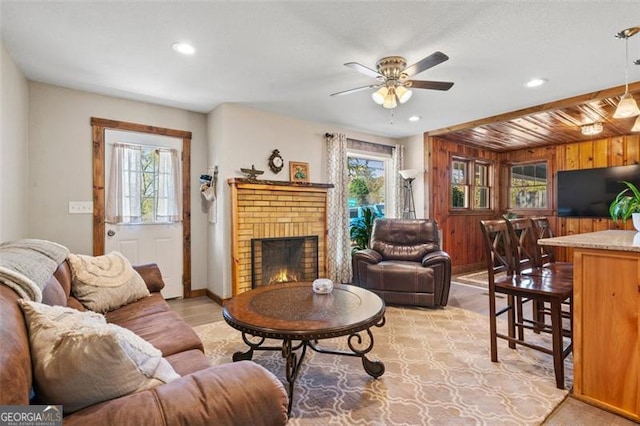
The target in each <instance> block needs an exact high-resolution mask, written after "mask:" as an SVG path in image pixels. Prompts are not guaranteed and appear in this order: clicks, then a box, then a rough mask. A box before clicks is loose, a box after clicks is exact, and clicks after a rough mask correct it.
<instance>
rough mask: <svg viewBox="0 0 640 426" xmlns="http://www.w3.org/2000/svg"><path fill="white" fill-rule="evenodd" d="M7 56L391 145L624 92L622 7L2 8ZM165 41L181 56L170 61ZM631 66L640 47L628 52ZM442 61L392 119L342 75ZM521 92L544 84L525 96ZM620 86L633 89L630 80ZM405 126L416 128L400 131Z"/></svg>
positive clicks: (112, 85) (40, 69)
mask: <svg viewBox="0 0 640 426" xmlns="http://www.w3.org/2000/svg"><path fill="white" fill-rule="evenodd" d="M0 6H1V8H0V16H1V20H0V25H1V28H0V30H1V34H2V38H3V40H4V44H5V46H6V47H7V49H8V50H9V52H10V53H11V56H12V57H13V58H14V60H15V61H16V63H17V64H18V66H19V67H20V68H21V69H22V71H23V72H24V73H25V74H26V76H27V78H28V79H30V80H34V81H40V82H45V83H50V84H54V85H59V86H64V87H69V88H74V89H80V90H85V91H89V92H95V93H101V94H107V95H113V96H118V97H124V98H129V99H136V100H141V101H147V102H152V103H157V104H162V105H168V106H173V107H177V108H182V109H187V110H192V111H199V112H204V113H206V112H209V111H211V110H212V109H213V108H215V107H216V106H217V105H219V104H221V103H226V102H233V103H238V104H242V105H246V106H250V107H253V108H257V109H261V110H266V111H272V112H275V113H278V114H284V115H287V116H292V117H298V118H301V119H305V120H311V121H314V122H319V123H326V124H327V125H328V126H336V127H341V128H347V129H353V130H357V131H364V132H369V133H373V134H376V135H381V136H389V137H404V136H409V135H416V134H421V133H422V132H425V131H429V130H434V129H439V128H442V127H445V126H449V125H455V124H459V123H463V122H467V121H471V120H474V119H479V118H483V117H488V116H493V115H497V114H501V113H504V112H508V111H513V110H517V109H521V108H525V107H528V106H533V105H539V104H542V103H545V102H550V101H554V100H559V99H564V98H568V97H572V96H576V95H580V94H584V93H589V92H593V91H596V90H600V89H604V88H609V87H613V86H618V85H621V84H624V41H621V40H618V39H616V38H615V37H614V34H615V33H617V32H618V31H620V30H622V29H625V28H628V27H631V26H637V25H640V0H635V1H621V0H617V1H605V0H600V1H576V0H574V1H519V0H512V1H411V2H402V1H371V2H365V1H351V2H344V1H298V2H279V1H261V2H249V1H239V2H232V1H209V2H202V1H201V2H194V1H177V0H176V1H144V2H116V1H107V2H95V1H68V2H62V1H5V0H1V2H0ZM176 41H189V42H191V43H192V44H193V45H194V46H195V48H196V49H197V52H196V54H195V55H194V56H190V57H185V56H181V55H178V54H177V53H175V52H174V51H173V50H172V49H171V45H172V44H173V43H174V42H176ZM629 48H630V60H633V59H637V58H640V35H639V36H636V37H633V38H631V39H630V40H629ZM436 50H440V51H442V52H444V53H446V54H447V55H448V56H449V57H450V59H449V61H447V62H444V63H442V64H440V65H438V66H436V67H434V68H431V69H429V70H427V71H425V72H423V73H421V74H418V75H417V76H415V78H416V79H421V80H445V81H453V82H455V86H454V87H453V88H452V89H451V90H449V91H448V92H440V91H432V90H414V94H413V97H412V98H411V99H410V100H409V102H407V103H406V104H404V105H400V106H399V107H398V108H396V109H394V110H386V109H384V108H382V107H381V106H378V105H376V104H374V103H373V101H372V100H371V96H370V95H371V91H362V92H358V93H354V94H350V95H346V96H340V97H330V96H329V94H331V93H334V92H338V91H342V90H346V89H350V88H354V87H359V86H364V85H367V84H371V83H375V80H374V79H372V78H369V77H367V76H365V75H362V74H359V73H357V72H356V71H353V70H351V69H349V68H347V67H345V66H343V64H344V63H345V62H351V61H354V62H359V63H361V64H363V65H366V66H368V67H371V68H375V63H376V61H377V60H378V59H379V58H381V57H383V56H390V55H400V56H404V57H405V58H407V62H408V63H409V64H412V63H414V62H417V61H418V60H420V59H422V58H423V57H425V56H427V55H429V54H431V53H433V52H434V51H436ZM531 77H546V78H548V79H549V83H548V84H547V85H545V86H543V87H540V88H537V89H526V88H524V87H523V83H524V82H525V81H526V80H528V79H530V78H531ZM629 80H630V81H637V80H640V67H637V66H634V65H630V70H629ZM411 115H419V116H422V120H421V121H419V122H417V123H412V122H409V121H408V120H407V118H408V117H409V116H411Z"/></svg>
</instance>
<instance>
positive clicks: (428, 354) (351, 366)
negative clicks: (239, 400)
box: [195, 307, 572, 425]
mask: <svg viewBox="0 0 640 426" xmlns="http://www.w3.org/2000/svg"><path fill="white" fill-rule="evenodd" d="M386 320H387V322H386V324H385V325H384V326H383V327H382V328H375V327H374V328H373V330H372V331H373V334H374V341H375V345H374V348H373V350H372V352H371V353H370V355H371V356H370V358H371V359H379V360H381V361H383V362H384V364H385V367H386V371H385V373H384V375H382V376H381V377H380V378H378V379H373V378H371V377H370V376H369V375H367V374H366V373H365V371H364V370H363V368H362V363H361V361H360V359H358V358H354V357H346V356H336V355H329V354H319V353H316V352H313V351H307V355H306V358H305V360H304V363H303V365H302V367H301V368H300V373H299V376H298V379H297V381H296V384H295V390H294V396H293V398H294V399H293V409H292V412H291V420H290V422H289V424H291V425H447V424H487V425H537V424H540V423H542V422H543V421H544V419H545V418H546V417H547V416H548V415H549V414H550V413H551V412H552V411H553V410H554V408H555V407H556V406H557V405H558V404H560V403H561V402H562V401H563V400H564V398H565V397H566V396H567V393H568V391H567V390H561V389H557V388H556V387H555V380H554V373H553V363H552V359H551V356H549V355H546V354H543V353H540V352H538V351H533V350H531V349H528V348H524V347H519V348H518V349H517V350H511V349H509V348H508V347H507V344H506V342H505V341H500V342H499V359H500V362H498V363H493V362H491V360H490V356H489V322H488V319H487V317H486V316H484V315H481V314H477V313H475V312H471V311H466V310H463V309H459V308H454V307H447V308H444V309H435V310H427V309H411V308H396V307H388V308H387V312H386ZM500 326H501V327H504V323H503V322H501V323H500ZM195 330H196V333H198V335H199V336H200V338H201V339H202V341H203V342H204V347H205V352H206V354H207V356H208V357H209V359H210V360H211V362H212V363H213V364H224V363H228V362H230V360H231V356H232V355H233V353H234V352H236V351H244V350H246V345H245V344H244V343H243V342H242V340H241V333H240V332H239V331H237V330H235V329H233V328H231V327H230V326H229V325H227V324H226V323H225V322H216V323H212V324H206V325H201V326H198V327H195ZM527 337H529V336H527ZM345 340H346V339H345V338H342V339H340V338H338V339H329V340H323V341H322V342H321V343H323V345H324V346H330V347H333V348H338V349H346V342H345ZM531 340H538V341H539V340H545V342H546V343H549V340H550V339H548V338H547V337H546V336H545V337H539V336H538V335H531ZM274 343H275V342H274ZM253 360H254V361H255V362H256V363H258V364H260V365H262V366H264V367H265V368H266V369H267V370H269V371H271V372H273V373H274V374H276V376H278V378H280V380H282V381H283V383H286V379H285V374H284V359H283V358H282V356H281V354H280V352H279V351H275V352H266V351H263V352H255V353H254V359H253ZM565 366H566V367H565V368H566V374H565V376H566V378H567V379H566V388H567V389H570V387H571V385H572V374H571V373H572V365H571V362H570V359H568V361H567V362H566V363H565Z"/></svg>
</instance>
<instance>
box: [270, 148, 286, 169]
mask: <svg viewBox="0 0 640 426" xmlns="http://www.w3.org/2000/svg"><path fill="white" fill-rule="evenodd" d="M282 167H284V160H283V159H282V156H281V155H280V151H278V150H277V149H274V150H273V151H272V152H271V156H270V157H269V168H270V169H271V171H272V172H273V173H279V172H280V170H282Z"/></svg>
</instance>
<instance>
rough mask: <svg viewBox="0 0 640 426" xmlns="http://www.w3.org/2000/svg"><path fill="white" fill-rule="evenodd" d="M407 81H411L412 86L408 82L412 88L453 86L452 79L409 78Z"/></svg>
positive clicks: (438, 88) (435, 88)
mask: <svg viewBox="0 0 640 426" xmlns="http://www.w3.org/2000/svg"><path fill="white" fill-rule="evenodd" d="M407 83H411V86H409V85H408V84H407V87H410V88H411V89H431V90H449V89H451V87H452V86H453V83H452V82H450V81H425V80H409V81H407Z"/></svg>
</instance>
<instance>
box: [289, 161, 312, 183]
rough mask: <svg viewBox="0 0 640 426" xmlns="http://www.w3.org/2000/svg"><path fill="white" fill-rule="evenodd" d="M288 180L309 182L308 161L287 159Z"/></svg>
mask: <svg viewBox="0 0 640 426" xmlns="http://www.w3.org/2000/svg"><path fill="white" fill-rule="evenodd" d="M289 180H290V181H291V182H309V163H300V162H297V161H289Z"/></svg>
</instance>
